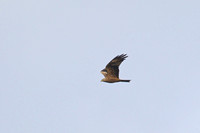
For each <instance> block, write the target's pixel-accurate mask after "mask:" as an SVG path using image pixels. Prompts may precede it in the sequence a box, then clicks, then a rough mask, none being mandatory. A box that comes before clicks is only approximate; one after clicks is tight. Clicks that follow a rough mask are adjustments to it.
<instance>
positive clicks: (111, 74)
mask: <svg viewBox="0 0 200 133" xmlns="http://www.w3.org/2000/svg"><path fill="white" fill-rule="evenodd" d="M127 57H128V56H127V55H126V54H121V55H118V56H116V57H115V58H114V59H112V60H111V61H110V62H109V63H108V64H107V65H106V68H105V69H103V70H101V73H102V74H103V75H104V77H105V78H104V79H102V80H101V81H103V82H107V83H115V82H130V80H122V79H119V65H120V64H121V63H122V62H123V61H124V60H125V59H126V58H127Z"/></svg>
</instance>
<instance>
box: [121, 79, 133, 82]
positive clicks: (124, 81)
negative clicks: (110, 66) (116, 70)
mask: <svg viewBox="0 0 200 133" xmlns="http://www.w3.org/2000/svg"><path fill="white" fill-rule="evenodd" d="M130 81H131V80H122V79H120V82H130Z"/></svg>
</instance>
